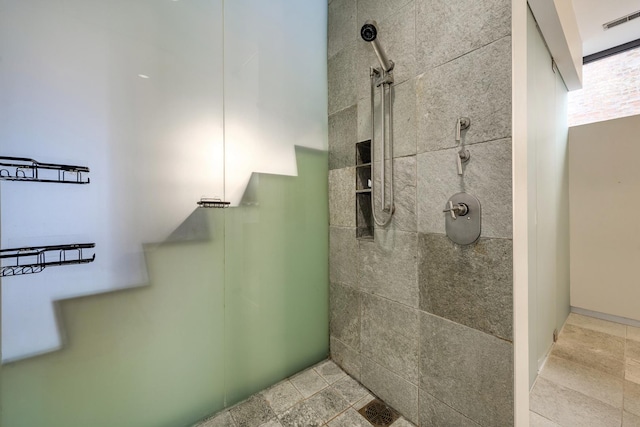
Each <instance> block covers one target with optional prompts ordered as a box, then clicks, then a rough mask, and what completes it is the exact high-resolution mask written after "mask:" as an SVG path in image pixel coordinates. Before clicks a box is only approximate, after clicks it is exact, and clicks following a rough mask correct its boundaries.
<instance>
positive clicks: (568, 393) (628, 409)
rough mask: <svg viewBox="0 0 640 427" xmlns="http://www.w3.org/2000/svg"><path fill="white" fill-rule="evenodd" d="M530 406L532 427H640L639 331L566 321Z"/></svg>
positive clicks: (581, 320)
mask: <svg viewBox="0 0 640 427" xmlns="http://www.w3.org/2000/svg"><path fill="white" fill-rule="evenodd" d="M530 405H531V406H530V408H531V412H530V421H531V426H532V427H589V426H594V427H608V426H611V427H620V426H623V427H640V328H634V327H632V326H626V325H621V324H619V323H613V322H607V321H604V320H600V319H595V318H592V317H587V316H581V315H579V314H575V313H572V314H571V315H569V318H568V319H567V322H566V324H565V326H564V328H563V329H562V332H561V333H560V336H559V338H558V341H557V342H556V344H555V345H554V346H553V349H552V351H551V354H550V355H549V358H548V360H547V362H546V363H545V365H544V367H543V369H542V371H541V372H540V375H539V376H538V379H537V380H536V382H535V384H534V387H533V389H532V391H531V394H530Z"/></svg>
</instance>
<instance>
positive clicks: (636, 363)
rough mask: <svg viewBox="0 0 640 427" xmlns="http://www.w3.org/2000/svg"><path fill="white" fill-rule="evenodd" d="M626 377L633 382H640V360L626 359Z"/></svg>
mask: <svg viewBox="0 0 640 427" xmlns="http://www.w3.org/2000/svg"><path fill="white" fill-rule="evenodd" d="M624 379H625V380H627V381H631V382H632V383H636V384H640V360H637V359H631V358H627V359H625V367H624Z"/></svg>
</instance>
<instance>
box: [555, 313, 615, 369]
mask: <svg viewBox="0 0 640 427" xmlns="http://www.w3.org/2000/svg"><path fill="white" fill-rule="evenodd" d="M624 349H625V340H624V339H623V338H620V337H616V336H613V335H610V334H605V333H602V332H598V331H594V330H591V329H585V328H582V327H579V326H575V325H565V327H564V329H563V330H562V333H561V334H560V337H559V340H558V342H557V343H556V344H555V345H554V346H553V350H552V352H551V354H552V355H553V356H557V357H562V358H565V359H567V360H570V361H572V362H575V363H580V364H582V365H584V366H587V367H589V368H593V369H598V370H600V371H602V372H604V373H606V374H609V375H613V376H615V377H618V378H623V377H624V352H625V350H624Z"/></svg>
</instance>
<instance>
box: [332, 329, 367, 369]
mask: <svg viewBox="0 0 640 427" xmlns="http://www.w3.org/2000/svg"><path fill="white" fill-rule="evenodd" d="M329 341H330V350H331V359H332V360H333V361H334V362H336V363H337V364H338V366H340V367H341V368H342V369H343V370H344V371H345V372H346V373H348V374H349V375H351V376H352V377H353V378H355V379H357V380H359V379H360V373H361V368H362V361H361V357H360V349H359V348H358V349H353V348H351V347H349V346H348V345H346V344H345V343H343V342H342V341H340V340H339V339H337V338H335V337H333V336H332V337H330V340H329Z"/></svg>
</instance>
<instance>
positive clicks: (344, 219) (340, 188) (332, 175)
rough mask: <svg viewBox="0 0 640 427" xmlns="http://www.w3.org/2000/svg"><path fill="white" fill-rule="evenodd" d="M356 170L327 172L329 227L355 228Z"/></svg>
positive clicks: (343, 169) (346, 169)
mask: <svg viewBox="0 0 640 427" xmlns="http://www.w3.org/2000/svg"><path fill="white" fill-rule="evenodd" d="M355 194H356V168H350V167H348V168H342V169H333V170H330V171H329V225H338V226H343V227H355V226H356V196H355Z"/></svg>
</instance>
